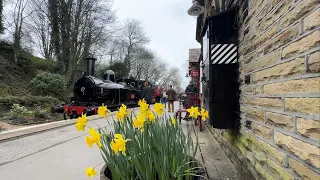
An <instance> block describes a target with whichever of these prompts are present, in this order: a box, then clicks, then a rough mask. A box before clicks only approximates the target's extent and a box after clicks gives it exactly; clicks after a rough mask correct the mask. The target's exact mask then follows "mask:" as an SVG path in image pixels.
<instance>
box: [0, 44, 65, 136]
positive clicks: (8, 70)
mask: <svg viewBox="0 0 320 180" xmlns="http://www.w3.org/2000/svg"><path fill="white" fill-rule="evenodd" d="M52 66H53V62H52V61H48V60H45V59H41V58H38V57H34V56H32V54H31V53H28V52H27V51H24V50H21V52H20V55H19V57H18V62H15V61H14V59H13V50H12V48H11V45H10V44H8V43H4V42H0V132H1V131H2V130H4V129H7V130H8V129H11V128H12V127H19V125H28V124H34V123H43V122H48V121H55V120H61V119H62V117H61V115H59V114H50V113H49V112H48V110H49V108H50V107H52V106H54V105H57V104H59V103H60V101H59V100H58V99H57V98H55V97H50V96H39V95H38V94H36V93H33V92H34V90H33V89H32V87H31V86H30V81H31V80H32V79H33V78H34V77H35V76H36V75H37V74H38V73H39V72H42V71H48V72H50V70H51V69H52ZM14 104H18V105H15V106H14V108H13V105H14ZM17 125H18V126H17Z"/></svg>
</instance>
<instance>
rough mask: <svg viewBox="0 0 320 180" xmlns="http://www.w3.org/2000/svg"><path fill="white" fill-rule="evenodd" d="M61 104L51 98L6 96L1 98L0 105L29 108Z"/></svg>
mask: <svg viewBox="0 0 320 180" xmlns="http://www.w3.org/2000/svg"><path fill="white" fill-rule="evenodd" d="M58 103H59V100H58V99H57V98H54V97H50V96H29V95H28V96H5V97H0V104H3V105H5V106H12V105H13V104H20V105H23V106H27V107H38V106H40V107H44V108H45V107H51V106H53V105H56V104H58Z"/></svg>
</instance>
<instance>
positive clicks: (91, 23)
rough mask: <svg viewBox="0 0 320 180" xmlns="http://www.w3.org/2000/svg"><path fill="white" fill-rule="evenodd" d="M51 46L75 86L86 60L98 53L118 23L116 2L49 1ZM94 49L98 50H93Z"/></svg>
mask: <svg viewBox="0 0 320 180" xmlns="http://www.w3.org/2000/svg"><path fill="white" fill-rule="evenodd" d="M47 7H48V19H49V22H50V25H51V27H50V28H51V41H52V42H51V45H52V46H53V49H54V55H55V58H56V59H57V62H58V64H59V65H60V67H58V68H59V69H60V70H61V72H62V73H64V74H66V76H67V79H68V81H69V85H71V84H72V83H73V81H74V77H75V70H76V69H77V68H80V69H83V68H84V66H85V62H84V61H83V59H84V57H85V56H87V55H88V54H92V53H95V52H98V51H97V50H96V49H98V47H101V46H104V45H105V42H106V40H107V39H108V35H107V34H108V33H110V31H111V30H110V28H108V27H109V25H110V24H112V23H113V22H114V20H115V15H114V12H113V11H112V9H111V7H112V0H48V5H47ZM93 47H94V49H93Z"/></svg>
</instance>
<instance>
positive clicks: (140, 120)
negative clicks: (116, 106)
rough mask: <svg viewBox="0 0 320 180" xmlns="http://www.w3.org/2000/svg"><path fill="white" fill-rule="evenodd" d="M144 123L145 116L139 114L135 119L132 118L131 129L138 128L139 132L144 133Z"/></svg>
mask: <svg viewBox="0 0 320 180" xmlns="http://www.w3.org/2000/svg"><path fill="white" fill-rule="evenodd" d="M144 122H145V116H144V114H142V113H141V114H139V115H138V117H137V118H134V121H133V127H134V128H139V129H141V131H142V132H143V131H144Z"/></svg>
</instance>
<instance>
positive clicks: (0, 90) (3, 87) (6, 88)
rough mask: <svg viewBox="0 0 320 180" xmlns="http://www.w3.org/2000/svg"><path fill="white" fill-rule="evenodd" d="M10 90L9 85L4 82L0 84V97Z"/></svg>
mask: <svg viewBox="0 0 320 180" xmlns="http://www.w3.org/2000/svg"><path fill="white" fill-rule="evenodd" d="M10 92H11V90H10V87H9V86H7V85H5V84H0V97H1V96H8V94H10Z"/></svg>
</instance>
